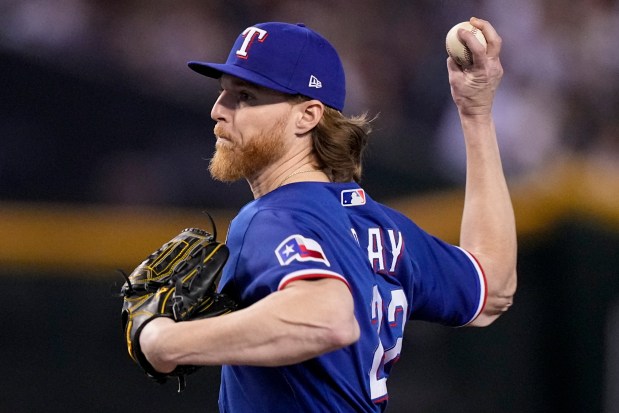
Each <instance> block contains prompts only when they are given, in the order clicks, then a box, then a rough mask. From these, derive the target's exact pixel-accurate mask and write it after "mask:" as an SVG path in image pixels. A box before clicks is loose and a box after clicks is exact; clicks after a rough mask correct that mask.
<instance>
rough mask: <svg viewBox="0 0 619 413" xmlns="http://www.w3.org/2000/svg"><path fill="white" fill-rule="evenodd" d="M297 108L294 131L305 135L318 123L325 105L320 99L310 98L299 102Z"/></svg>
mask: <svg viewBox="0 0 619 413" xmlns="http://www.w3.org/2000/svg"><path fill="white" fill-rule="evenodd" d="M297 110H298V117H297V121H296V124H295V126H296V128H297V130H296V133H297V135H305V134H306V133H308V132H309V131H311V130H312V129H314V127H315V126H316V125H318V122H320V119H322V115H323V113H324V111H325V106H324V104H323V103H322V102H321V101H319V100H316V99H312V100H307V101H304V102H301V103H299V104H298V106H297Z"/></svg>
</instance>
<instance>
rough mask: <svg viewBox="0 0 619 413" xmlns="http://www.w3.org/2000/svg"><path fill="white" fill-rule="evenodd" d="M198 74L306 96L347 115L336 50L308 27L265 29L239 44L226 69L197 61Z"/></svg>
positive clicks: (264, 25)
mask: <svg viewBox="0 0 619 413" xmlns="http://www.w3.org/2000/svg"><path fill="white" fill-rule="evenodd" d="M188 65H189V67H190V68H191V69H193V70H195V71H196V72H198V73H200V74H202V75H205V76H208V77H212V78H215V79H218V78H220V77H221V75H222V74H224V73H225V74H227V75H231V76H235V77H238V78H240V79H243V80H245V81H247V82H250V83H254V84H256V85H259V86H263V87H266V88H269V89H273V90H276V91H278V92H282V93H287V94H301V95H304V96H307V97H309V98H312V99H317V100H319V101H321V102H322V103H324V104H325V105H327V106H330V107H332V108H334V109H337V110H339V111H342V109H343V108H344V100H345V98H346V78H345V75H344V68H343V66H342V62H341V60H340V58H339V56H338V54H337V51H336V50H335V48H334V47H333V46H332V45H331V44H330V43H329V42H328V41H327V40H326V39H325V38H324V37H322V36H321V35H319V34H318V33H316V32H315V31H313V30H311V29H308V28H307V27H305V25H304V24H301V23H299V24H289V23H278V22H270V23H260V24H256V25H255V26H251V27H248V28H247V29H245V30H244V31H243V32H242V33H241V34H240V35H239V37H238V38H237V39H236V42H235V43H234V46H233V47H232V50H231V51H230V54H229V55H228V60H226V63H223V64H222V63H208V62H198V61H191V62H189V63H188Z"/></svg>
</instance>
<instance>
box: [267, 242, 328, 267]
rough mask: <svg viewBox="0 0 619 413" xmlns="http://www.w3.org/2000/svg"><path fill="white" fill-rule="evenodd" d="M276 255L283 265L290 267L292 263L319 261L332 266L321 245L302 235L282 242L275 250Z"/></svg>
mask: <svg viewBox="0 0 619 413" xmlns="http://www.w3.org/2000/svg"><path fill="white" fill-rule="evenodd" d="M275 255H276V256H277V259H278V260H279V263H280V264H281V265H288V264H290V263H291V262H292V261H294V260H297V261H317V262H322V263H324V264H325V265H326V266H327V267H329V266H330V264H329V260H328V259H327V257H326V256H325V253H324V251H323V250H322V247H321V246H320V244H319V243H317V242H316V241H314V240H313V239H311V238H305V237H304V236H302V235H299V234H295V235H291V236H289V237H288V238H286V239H285V240H284V241H282V243H281V244H279V246H278V247H277V249H276V250H275Z"/></svg>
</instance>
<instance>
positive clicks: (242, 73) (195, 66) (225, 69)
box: [187, 61, 298, 95]
mask: <svg viewBox="0 0 619 413" xmlns="http://www.w3.org/2000/svg"><path fill="white" fill-rule="evenodd" d="M187 65H188V66H189V68H190V69H191V70H194V71H195V72H197V73H200V74H201V75H204V76H207V77H211V78H213V79H219V78H220V77H221V75H222V74H226V75H230V76H234V77H238V78H239V79H242V80H244V81H246V82H249V83H254V84H256V85H259V86H262V87H266V88H268V89H273V90H276V91H278V92H282V93H286V94H292V95H296V94H297V93H298V92H296V91H294V90H292V89H289V88H287V87H285V86H282V85H280V84H279V83H277V82H274V81H272V80H271V79H269V78H267V77H264V76H262V75H260V74H258V73H255V72H252V71H251V70H247V69H245V68H242V67H239V66H236V65H231V64H225V63H206V62H196V61H192V62H189V63H187Z"/></svg>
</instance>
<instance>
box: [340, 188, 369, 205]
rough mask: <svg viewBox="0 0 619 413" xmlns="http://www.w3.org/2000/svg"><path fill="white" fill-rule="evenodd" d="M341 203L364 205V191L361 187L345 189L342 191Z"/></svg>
mask: <svg viewBox="0 0 619 413" xmlns="http://www.w3.org/2000/svg"><path fill="white" fill-rule="evenodd" d="M342 205H343V206H358V205H365V191H364V190H363V189H346V190H344V191H342Z"/></svg>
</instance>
